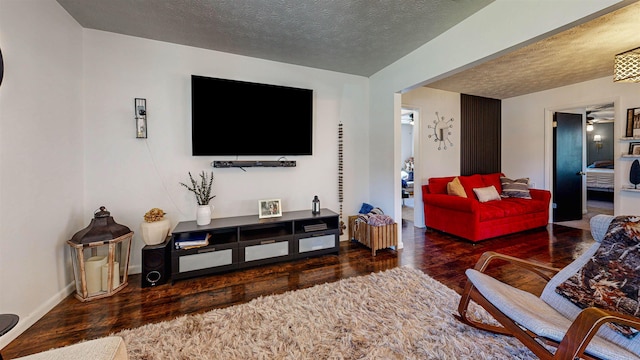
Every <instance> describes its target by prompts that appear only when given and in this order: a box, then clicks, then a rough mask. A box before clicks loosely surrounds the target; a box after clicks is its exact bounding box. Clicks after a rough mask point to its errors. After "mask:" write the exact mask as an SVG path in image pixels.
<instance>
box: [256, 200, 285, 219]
mask: <svg viewBox="0 0 640 360" xmlns="http://www.w3.org/2000/svg"><path fill="white" fill-rule="evenodd" d="M280 216H282V203H281V201H280V199H267V200H258V218H260V219H265V218H272V217H280Z"/></svg>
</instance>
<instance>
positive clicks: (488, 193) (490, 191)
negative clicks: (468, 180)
mask: <svg viewBox="0 0 640 360" xmlns="http://www.w3.org/2000/svg"><path fill="white" fill-rule="evenodd" d="M473 192H474V193H476V196H477V197H478V201H480V202H481V203H483V202H487V201H493V200H502V199H501V198H500V194H498V190H496V187H495V186H493V185H491V186H487V187H483V188H474V189H473Z"/></svg>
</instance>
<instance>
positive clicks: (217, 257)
mask: <svg viewBox="0 0 640 360" xmlns="http://www.w3.org/2000/svg"><path fill="white" fill-rule="evenodd" d="M232 255H233V251H232V250H231V249H226V250H220V251H212V252H207V253H202V254H194V255H186V256H181V257H180V270H179V271H180V272H187V271H193V270H200V269H207V268H212V267H216V266H222V265H230V264H232V263H233V257H232Z"/></svg>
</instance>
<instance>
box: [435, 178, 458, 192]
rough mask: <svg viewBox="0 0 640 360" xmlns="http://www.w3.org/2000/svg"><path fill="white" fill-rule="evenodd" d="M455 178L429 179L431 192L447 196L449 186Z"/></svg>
mask: <svg viewBox="0 0 640 360" xmlns="http://www.w3.org/2000/svg"><path fill="white" fill-rule="evenodd" d="M454 178H455V176H449V177H438V178H430V179H429V192H430V193H431V194H446V193H447V184H448V183H449V182H451V180H453V179H454Z"/></svg>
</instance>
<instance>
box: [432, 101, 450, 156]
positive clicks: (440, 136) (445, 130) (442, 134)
mask: <svg viewBox="0 0 640 360" xmlns="http://www.w3.org/2000/svg"><path fill="white" fill-rule="evenodd" d="M427 127H428V128H429V129H433V134H429V135H428V137H429V139H431V138H433V139H434V141H435V142H437V143H438V150H442V149H444V150H447V143H448V144H449V146H453V142H451V140H450V139H449V136H450V135H451V129H452V128H453V118H451V119H449V120H445V118H444V116H442V117H440V115H439V114H438V112H437V111H436V119H435V120H434V121H433V125H428V126H427Z"/></svg>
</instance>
